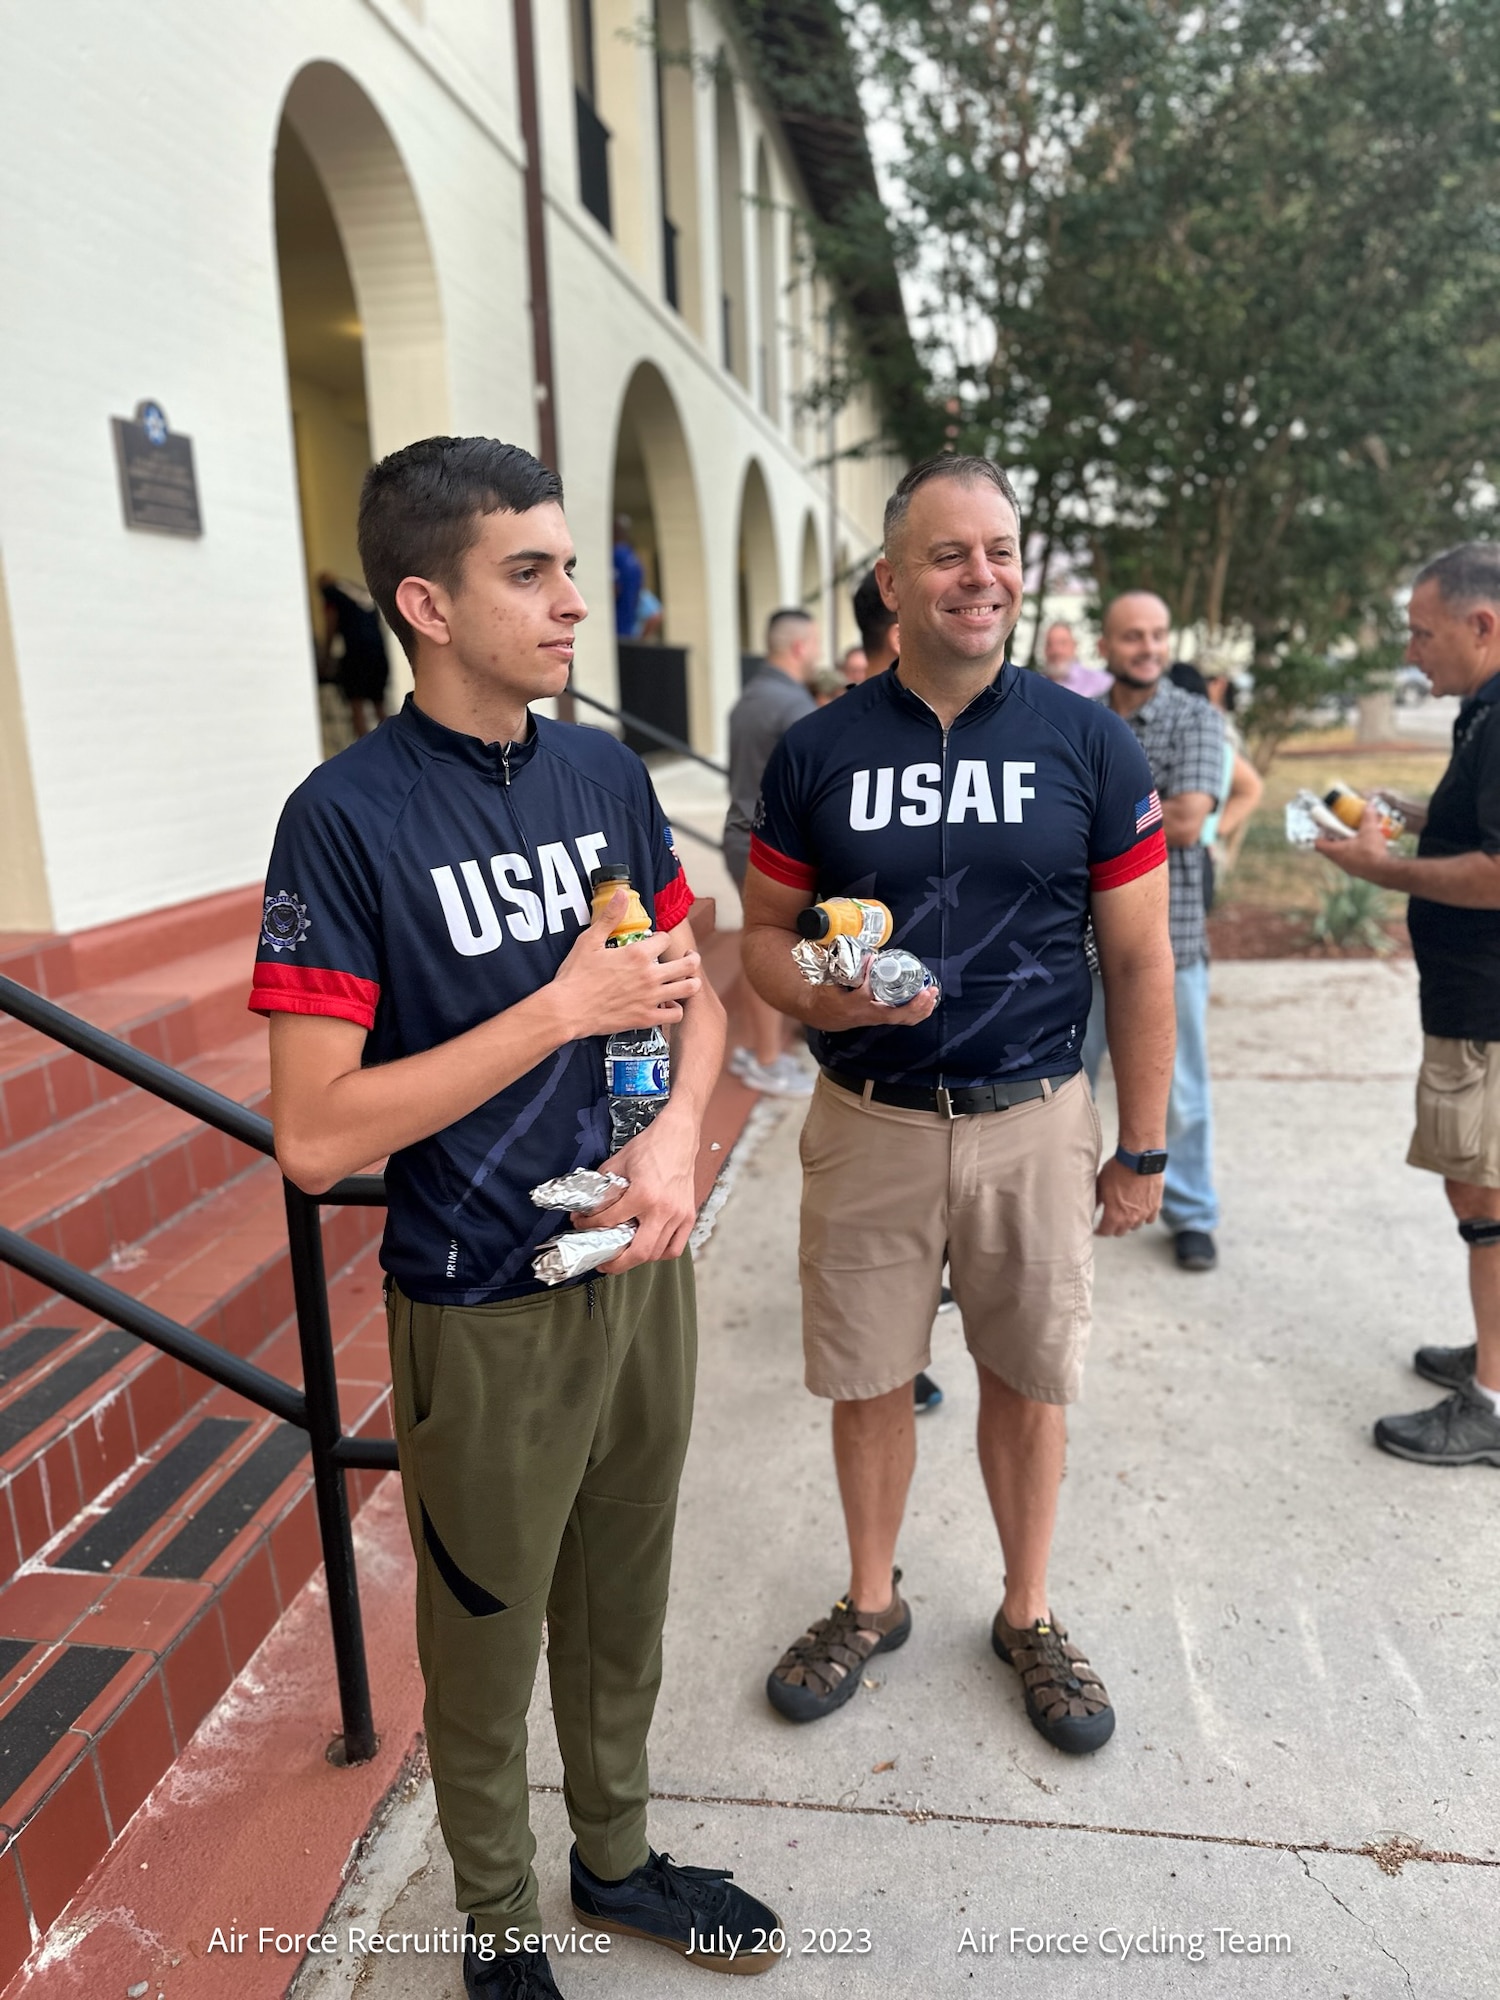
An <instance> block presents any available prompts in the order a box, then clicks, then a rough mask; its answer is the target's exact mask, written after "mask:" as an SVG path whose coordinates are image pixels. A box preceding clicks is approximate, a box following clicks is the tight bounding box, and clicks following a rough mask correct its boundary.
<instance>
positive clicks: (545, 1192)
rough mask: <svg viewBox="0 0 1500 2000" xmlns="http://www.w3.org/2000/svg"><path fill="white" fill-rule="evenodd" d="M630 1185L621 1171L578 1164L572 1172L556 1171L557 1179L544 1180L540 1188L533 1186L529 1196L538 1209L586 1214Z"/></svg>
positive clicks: (600, 1206) (601, 1205) (570, 1213)
mask: <svg viewBox="0 0 1500 2000" xmlns="http://www.w3.org/2000/svg"><path fill="white" fill-rule="evenodd" d="M629 1186H630V1183H629V1181H627V1180H626V1179H625V1178H624V1176H623V1175H621V1174H601V1173H596V1172H595V1171H594V1169H593V1168H592V1167H578V1168H576V1169H575V1171H574V1172H572V1173H571V1174H559V1175H558V1176H557V1178H556V1180H550V1181H543V1182H542V1184H541V1186H540V1187H534V1188H533V1189H532V1190H531V1199H532V1200H533V1201H534V1202H535V1203H536V1205H537V1207H538V1208H560V1209H564V1210H565V1211H566V1212H567V1213H568V1214H569V1215H587V1214H588V1213H589V1211H590V1209H595V1208H602V1207H603V1206H604V1204H605V1202H607V1201H612V1200H613V1199H614V1197H615V1195H616V1194H618V1193H619V1191H620V1190H621V1189H622V1188H628V1187H629Z"/></svg>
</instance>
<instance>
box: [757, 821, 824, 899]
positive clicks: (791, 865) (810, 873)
mask: <svg viewBox="0 0 1500 2000" xmlns="http://www.w3.org/2000/svg"><path fill="white" fill-rule="evenodd" d="M750 866H751V867H752V868H758V869H759V870H760V872H761V874H762V875H769V876H770V878H771V880H772V881H773V882H779V883H780V884H781V885H782V887H783V888H785V889H811V888H813V887H814V886H815V884H816V882H817V879H818V874H817V870H816V869H815V868H810V867H809V866H808V864H807V863H806V862H805V861H793V859H792V857H791V856H790V855H789V854H779V853H778V852H777V850H776V849H775V848H774V847H767V845H766V843H765V842H764V841H763V840H762V839H761V837H760V835H759V834H757V833H752V834H751V836H750Z"/></svg>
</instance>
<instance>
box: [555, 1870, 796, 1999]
mask: <svg viewBox="0 0 1500 2000" xmlns="http://www.w3.org/2000/svg"><path fill="white" fill-rule="evenodd" d="M569 1868H570V1871H571V1874H572V1883H573V1908H574V1909H575V1910H576V1911H577V1912H578V1914H579V1916H580V1917H584V1918H586V1919H587V1920H588V1922H589V1923H591V1924H594V1925H597V1927H598V1928H599V1929H600V1930H602V1931H613V1932H614V1933H615V1935H616V1936H617V1937H636V1938H646V1939H647V1940H649V1942H650V1943H652V1944H664V1945H667V1946H668V1947H669V1948H670V1949H671V1950H672V1951H680V1952H681V1953H682V1955H683V1957H684V1958H687V1959H690V1960H691V1961H692V1963H693V1964H694V1965H701V1966H704V1967H705V1968H706V1969H707V1970H708V1971H710V1972H769V1971H770V1969H771V1967H772V1966H773V1965H775V1963H776V1962H777V1960H778V1959H779V1958H780V1957H781V1955H782V1953H783V1951H784V1950H785V1945H786V1934H785V1932H784V1931H783V1930H782V1927H781V1919H780V1918H779V1917H778V1916H777V1914H776V1912H775V1911H774V1910H773V1909H770V1908H769V1907H768V1906H767V1905H766V1904H765V1903H762V1902H759V1901H757V1899H756V1898H755V1897H754V1896H751V1895H748V1894H747V1893H746V1892H745V1890H743V1889H737V1888H736V1887H735V1886H734V1877H733V1876H732V1875H731V1874H730V1873H729V1871H728V1869H727V1868H683V1867H680V1866H679V1865H678V1864H677V1862H675V1861H674V1860H673V1859H672V1857H671V1855H670V1854H656V1853H653V1854H652V1855H651V1858H650V1859H649V1860H648V1861H647V1862H646V1864H645V1866H644V1867H643V1868H637V1869H636V1871H635V1873H634V1874H633V1875H627V1876H626V1877H625V1880H624V1881H623V1882H601V1881H600V1880H599V1878H598V1877H597V1876H596V1875H591V1874H590V1873H589V1871H588V1870H587V1868H585V1867H584V1865H583V1863H582V1862H581V1861H580V1860H579V1858H578V1849H577V1848H576V1847H575V1848H574V1849H573V1852H572V1854H571V1855H570V1856H569Z"/></svg>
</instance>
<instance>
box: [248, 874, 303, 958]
mask: <svg viewBox="0 0 1500 2000" xmlns="http://www.w3.org/2000/svg"><path fill="white" fill-rule="evenodd" d="M311 929H312V918H311V917H310V916H309V915H308V914H307V905H306V904H305V903H299V902H298V900H297V898H296V897H295V896H292V895H288V893H287V891H286V890H285V889H279V890H278V891H277V892H276V894H275V895H274V896H267V898H266V912H265V915H264V916H263V917H262V918H261V920H260V934H261V938H262V940H263V941H264V942H265V943H266V944H268V945H269V946H270V947H271V949H272V951H295V950H296V949H297V947H298V945H299V944H301V942H302V940H303V939H304V938H305V937H306V936H307V934H308V932H309V931H310V930H311Z"/></svg>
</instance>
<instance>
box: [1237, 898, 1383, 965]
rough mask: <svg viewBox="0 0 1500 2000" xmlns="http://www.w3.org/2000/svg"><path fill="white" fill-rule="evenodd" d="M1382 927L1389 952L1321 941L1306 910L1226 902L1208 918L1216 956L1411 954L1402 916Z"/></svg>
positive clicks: (1335, 956) (1350, 956) (1321, 956)
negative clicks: (1286, 909) (1285, 909)
mask: <svg viewBox="0 0 1500 2000" xmlns="http://www.w3.org/2000/svg"><path fill="white" fill-rule="evenodd" d="M1381 928H1382V929H1383V930H1384V932H1385V934H1386V936H1387V937H1388V938H1389V939H1390V941H1391V950H1390V952H1389V953H1383V952H1376V951H1373V950H1372V949H1371V948H1370V946H1369V945H1362V944H1350V945H1334V944H1320V943H1319V941H1318V940H1317V939H1316V938H1315V937H1314V936H1313V934H1312V917H1311V915H1309V914H1308V913H1306V912H1303V911H1294V912H1291V913H1288V912H1287V911H1284V910H1266V909H1261V908H1259V907H1258V906H1257V905H1256V904H1254V903H1227V904H1224V905H1222V906H1221V907H1220V908H1218V909H1216V910H1215V911H1214V912H1213V914H1212V915H1211V916H1210V917H1209V920H1208V948H1209V951H1210V953H1211V954H1212V955H1213V957H1215V958H1221V959H1222V958H1380V957H1386V956H1389V957H1393V958H1410V956H1411V938H1410V937H1409V936H1408V934H1407V929H1406V924H1405V922H1404V920H1403V919H1402V918H1400V917H1393V918H1392V919H1391V920H1390V922H1389V923H1386V924H1383V925H1382V926H1381Z"/></svg>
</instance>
